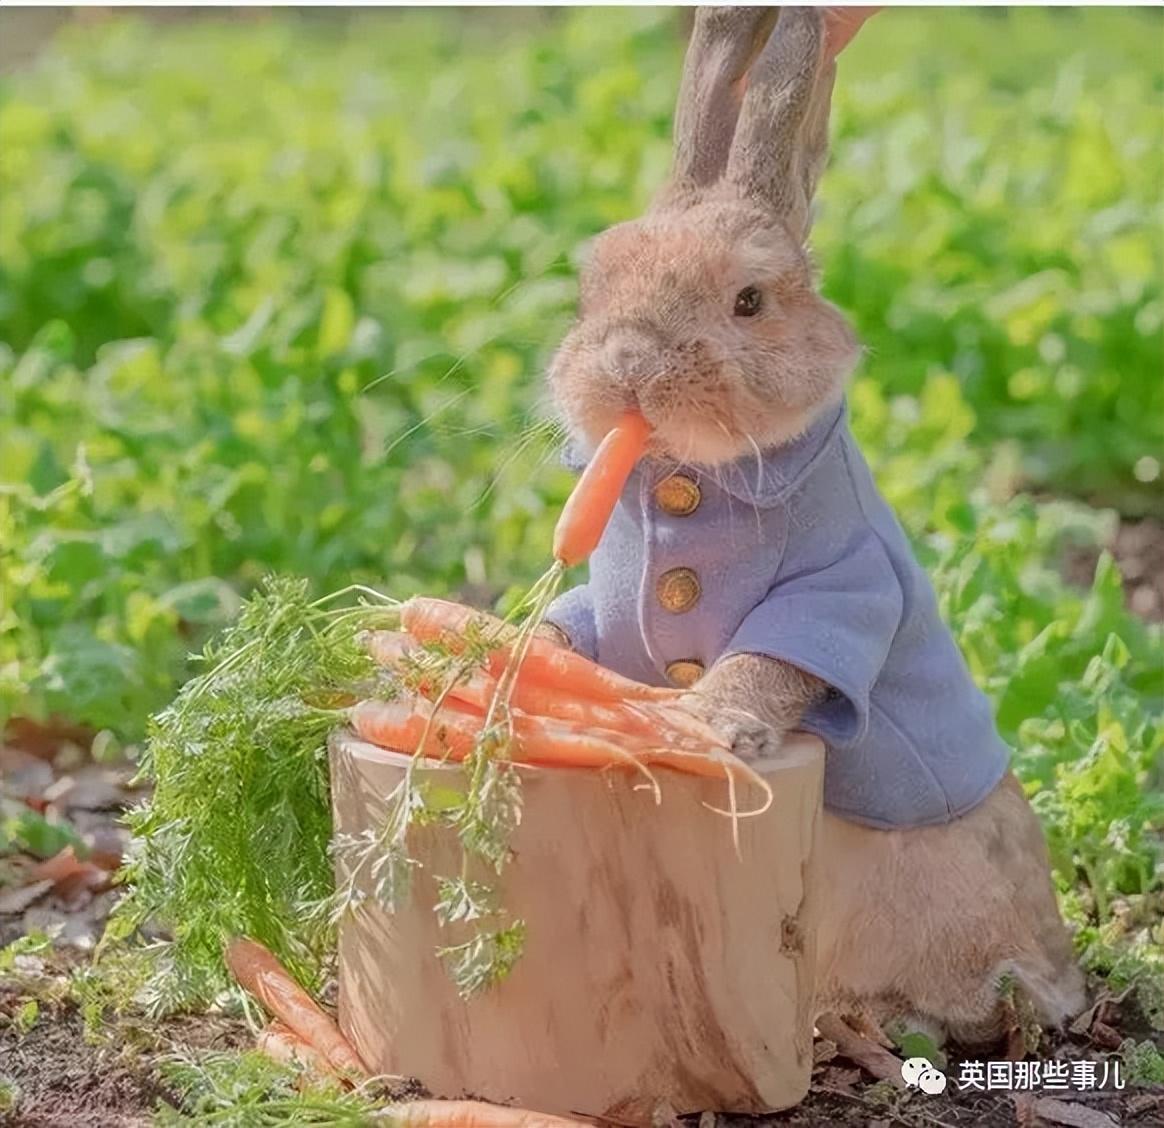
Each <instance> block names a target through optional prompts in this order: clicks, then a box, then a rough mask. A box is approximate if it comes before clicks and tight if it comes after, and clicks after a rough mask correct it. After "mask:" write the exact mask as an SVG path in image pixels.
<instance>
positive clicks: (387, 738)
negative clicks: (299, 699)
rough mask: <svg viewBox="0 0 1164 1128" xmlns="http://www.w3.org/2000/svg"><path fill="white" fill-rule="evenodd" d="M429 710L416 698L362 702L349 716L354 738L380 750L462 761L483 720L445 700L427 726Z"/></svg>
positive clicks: (471, 749)
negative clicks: (422, 743) (387, 749)
mask: <svg viewBox="0 0 1164 1128" xmlns="http://www.w3.org/2000/svg"><path fill="white" fill-rule="evenodd" d="M431 716H432V707H431V705H429V704H428V703H427V702H425V701H422V700H420V699H419V698H415V697H398V698H396V699H395V700H394V701H374V700H369V701H361V702H360V703H359V704H358V705H357V706H356V707H355V708H354V709H353V710H352V711H351V712H350V713H349V714H348V721H349V723H350V724H351V726H352V728H353V729H355V731H356V735H357V736H359V737H360V738H361V739H362V740H366V741H368V743H369V744H375V745H376V746H377V747H379V748H390V749H392V750H393V751H394V752H404V753H408V754H412V753H415V752H417V751H421V747H420V746H421V741H424V748H423V754H424V755H425V756H433V757H437V758H440V759H444V758H446V757H447V758H448V759H450V760H463V759H465V758H466V757H467V756H468V755H469V754H470V753H471V752H472V751H473V748H474V746H475V745H476V743H477V737H478V736H479V735H480V733H481V726H482V723H483V720H484V718H483V717H482V716H481V715H480V714H476V713H469V712H466V711H463V710H462V709H459V708H457V706H456V705H455V704H454V703H452V702H448V701H446V702H445V703H444V704H443V705H442V706H441V708H440V709H439V710H438V711H437V714H436V717H435V719H433V720H432V723H431V724H430V723H429V718H430V717H431Z"/></svg>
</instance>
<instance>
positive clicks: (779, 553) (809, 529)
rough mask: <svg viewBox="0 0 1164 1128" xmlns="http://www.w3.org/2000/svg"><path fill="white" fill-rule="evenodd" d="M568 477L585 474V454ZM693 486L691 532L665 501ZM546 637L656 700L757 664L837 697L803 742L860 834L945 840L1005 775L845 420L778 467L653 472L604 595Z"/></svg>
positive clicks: (586, 600)
mask: <svg viewBox="0 0 1164 1128" xmlns="http://www.w3.org/2000/svg"><path fill="white" fill-rule="evenodd" d="M566 462H567V465H571V466H573V467H575V468H580V467H581V466H582V465H584V464H585V459H584V458H581V457H579V454H578V452H577V450H570V451H567V456H566ZM677 473H678V474H681V475H683V476H684V477H685V478H686V479H687V480H688V481H687V482H684V483H683V485H684V486H685V487H686V488H687V490H688V494H689V495H690V494H691V493H695V494H696V496H697V498H698V501H697V504H695V506H694V508H693V510H692V511H691V512H689V513H685V514H682V515H679V514H677V513H676V510H677V509H683V508H686V506H679V507H676V506H675V505H674V504H672V505H670V507H669V509H665V508H664V506H663V505H661V504H660V502H659V500H658V499H657V497H656V494H655V490H656V487H658V485H659V483H660V482H661V481H663V480H664V479H667V478H669V477H671V476H672V475H675V474H677ZM689 482H694V483H695V485H696V486H697V491H691V490H690V485H689V484H688V483H689ZM671 484H672V485H674V484H675V483H671ZM689 500H690V498H689ZM674 569H687V570H689V571H688V572H687V573H686V574H685V575H684V576H683V577H682V582H681V583H680V585H679V590H678V594H677V596H676V595H675V593H674V591H672V596H671V598H669V599H668V600H667V602H669V603H671V604H672V605H674V604H676V603H680V604H683V603H686V602H689V601H690V600H691V599H692V595H693V590H697V591H698V594H697V595H695V596H694V602H693V605H692V606H690V607H689V608H687V609H685V610H681V611H676V610H668V609H666V607H665V606H664V603H663V601H662V600H661V598H660V594H659V580H660V577H661V576H663V575H664V574H668V573H669V574H670V575H671V576H672V577H673V576H674V575H675V573H674V572H673V570H674ZM692 573H693V574H694V578H695V580H696V582H697V583H696V585H693V584H692V577H691V574H692ZM548 619H549V621H550V622H552V623H554V624H555V625H557V626H558V627H560V628H561V629H562V630H564V631H565V632H566V633H567V634H568V635H569V637H570V640H571V642H572V643H573V645H574V647H575V649H577V650H578V651H580V652H581V653H583V654H586V655H587V656H589V657H590V658H592V659H594V660H595V661H597V662H600V663H602V664H603V665H604V666H608V667H610V668H611V669H614V670H617V671H618V672H619V673H621V674H624V675H626V676H627V677H631V678H635V679H636V680H638V681H642V682H647V683H649V684H652V685H666V684H668V677H667V668H668V666H669V665H671V663H673V662H676V661H679V660H694V661H698V662H700V663H702V665H703V666H704V667H705V668H710V666H711V665H712V663H714V662H715V661H716V660H717V659H719V658H722V657H725V656H728V655H732V654H745V653H746V654H761V655H767V656H769V657H772V658H779V659H782V660H784V661H786V662H790V663H792V664H794V665H796V666H798V667H800V668H801V669H803V670H807V671H809V672H810V673H813V674H815V675H816V676H817V677H819V678H821V679H822V680H823V681H825V682H827V683H828V684H829V685H830V686H832V687H833V688H834V689H835V690H836V691H837V693H836V694H834V695H832V696H831V697H830V699H829V700H827V701H825V702H823V703H822V704H821V705H819V706H817V707H815V708H813V709H812V710H811V711H810V712H809V713H808V714H807V715H806V716H805V718H804V720H803V721H802V723H801V726H800V727H802V728H804V729H806V730H807V731H809V732H814V733H816V734H817V735H819V736H820V737H821V738H822V739H823V740H824V742H825V744H826V746H827V747H828V749H829V754H828V756H827V758H826V765H825V785H824V797H825V804H826V806H828V807H829V809H830V810H832V811H833V812H835V813H836V814H838V815H841V816H843V817H845V818H848V819H851V820H853V821H856V822H861V823H866V824H868V825H871V826H877V827H904V826H924V825H930V824H934V823H943V822H947V821H949V820H950V819H953V818H956V817H957V816H959V815H961V814H964V813H965V812H966V811H969V810H970V809H971V808H972V807H974V806H975V805H976V804H978V803H979V802H981V801H982V800H983V799H985V798H986V796H987V795H988V794H990V792H991V791H992V790H993V789H994V787H995V785H996V784H997V783H998V782H999V780H1000V779H1001V778H1002V776H1003V774H1004V773H1005V771H1006V768H1007V764H1008V761H1009V755H1010V753H1009V750H1008V748H1007V746H1006V745H1005V744H1004V743H1003V742H1002V739H1001V738H1000V737H999V735H998V733H997V731H996V729H995V726H994V720H993V717H992V714H991V708H990V704H989V702H988V701H987V699H986V697H985V696H984V695H983V694H982V693H981V692H980V691H979V689H978V688H977V687H976V686H975V684H974V682H973V681H972V679H971V677H970V673H969V671H968V670H967V668H966V663H965V660H964V659H963V657H962V655H961V653H960V651H959V650H958V647H957V644H956V643H955V642H954V639H953V636H952V635H951V634H950V632H949V630H948V629H947V628H946V626H945V624H944V623H943V622H942V620H941V619H940V617H939V615H938V607H937V600H936V598H935V595H934V591H933V588H932V586H931V585H930V582H929V578H928V576H927V575H926V574H925V572H924V571H923V570H922V568H921V566H920V565H919V564H918V563H917V561H916V560H915V559H914V556H913V553H912V552H911V550H910V547H909V544H908V541H907V540H906V536H905V533H904V532H903V531H902V528H901V526H900V525H899V524H898V522H897V519H896V518H895V517H894V515H893V512H892V510H891V509H890V508H889V506H888V505H887V504H886V502H885V500H884V499H883V498H882V497H881V495H880V494H879V493H878V492H877V489H876V487H875V486H874V484H873V479H872V476H871V474H870V472H869V467H868V465H867V464H866V462H865V459H864V458H863V456H862V455H861V452H860V450H859V449H858V448H857V445H856V443H855V441H854V439H853V436H852V434H851V433H850V431H849V427H848V422H847V419H846V413H845V408H844V405H840V406H838V407H836V408H832V409H829V410H828V411H826V412H825V413H824V415H822V416H821V418H819V419H818V420H817V421H816V422H815V423H814V424H813V425H812V426H811V427H810V428H809V430H808V431H806V432H805V434H803V435H802V436H801V437H800V438H798V439H796V440H794V441H793V442H791V443H789V444H787V445H785V446H783V447H780V448H778V449H776V450H773V451H770V452H769V453H768V454H767V455H766V456H765V457H764V458H763V459H762V460H761V459H757V458H743V459H740V460H739V461H738V462H735V463H732V464H730V465H727V466H720V467H715V468H707V467H695V468H692V467H690V466H682V467H680V466H678V465H676V464H674V463H670V462H666V461H656V460H644V461H643V462H641V463H640V464H639V465H638V467H636V469H635V471H634V473H633V474H632V476H631V478H630V481H629V482H628V483H627V486H626V489H625V491H624V492H623V495H622V497H621V499H620V500H619V503H618V505H617V506H616V508H615V512H614V516H613V518H612V519H611V522H610V525H609V527H608V528H607V530H606V534H605V535H604V537H603V539H602V543H601V544H600V545H599V547H598V549H597V551H596V552H595V553H594V555H593V556H592V557H591V560H590V582H589V583H587V584H585V585H583V586H581V587H577V588H574V589H572V590H570V591H567V592H565V593H564V594H563V595H561V596H560V597H559V598H558V599H557V600H556V601H555V602H554V604H553V606H552V607H551V609H550V612H549V615H548Z"/></svg>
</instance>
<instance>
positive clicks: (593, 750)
mask: <svg viewBox="0 0 1164 1128" xmlns="http://www.w3.org/2000/svg"><path fill="white" fill-rule="evenodd" d="M349 720H350V723H351V725H352V728H353V729H354V730H355V732H356V734H357V735H358V736H359V737H360V738H361V739H363V740H366V741H368V742H369V743H370V744H375V745H376V746H377V747H380V748H387V749H390V750H392V751H396V752H401V753H406V754H411V753H414V752H416V751H417V750H418V749H419V748H420V744H421V741H422V740H423V741H425V748H424V753H423V754H424V755H426V756H430V757H439V758H447V759H450V760H454V761H460V760H463V759H465V758H466V757H467V756H468V755H469V754H470V753H471V752H472V750H473V748H474V747H475V744H476V741H477V739H478V737H479V736H480V733H481V728H482V725H483V723H484V718H483V717H481V716H480V715H478V714H475V713H473V712H470V711H468V710H467V709H465V708H464V707H463V706H460V705H459V704H457V703H455V702H445V703H444V704H443V705H441V706H440V708H438V709H435V710H434V706H433V705H432V703H431V702H428V701H425V700H423V699H421V698H418V697H401V698H397V699H396V700H394V701H362V702H360V704H359V705H357V706H356V707H355V708H354V709H353V710H352V711H351V713H350V714H349ZM509 724H510V729H511V732H512V736H513V742H512V746H511V748H510V751H509V757H510V759H512V760H514V761H515V762H517V763H522V764H530V765H534V766H539V767H558V768H587V769H591V770H602V769H606V768H631V769H634V770H637V771H640V772H643V773H644V774H645V775H646V777H647V779H648V781H649V782H650V783H651V785H652V787H655V788H656V793H657V785H656V781H655V778H654V776H653V775H651V773H650V770H649V769H650V768H652V767H666V768H671V769H672V770H674V771H677V772H681V773H683V774H684V775H695V776H701V777H703V778H705V779H726V780H727V782H728V783H729V784H730V785H732V787H733V788H734V784H735V780H736V778H737V776H738V777H740V778H743V779H745V780H747V781H748V782H750V783H753V784H754V785H756V786H757V787H758V788H759V789H760V790H761V791H764V792H765V793H766V794H768V795H769V796H770V792H771V789H770V788H769V787H768V785H767V783H765V781H764V780H763V779H762V778H761V777H760V776H759V775H758V774H757V773H756V772H755V771H754V770H753V769H752V768H750V767H749V766H748V765H747V764H745V763H744V762H743V761H742V760H740V759H739V758H738V757H736V756H734V755H732V753H730V752H728V751H726V750H725V749H723V748H722V747H716V746H714V745H712V746H705V747H706V750H702V749H701V750H695V749H691V748H682V747H665V746H663V745H662V744H661V743H660V742H659V739H658V737H657V736H656V735H637V734H635V735H632V734H630V733H627V732H625V731H616V730H610V729H603V728H595V727H593V726H591V725H590V724H588V723H587V724H578V723H574V722H571V721H565V720H560V719H556V718H551V717H537V716H530V715H529V714H527V713H523V712H522V711H521V710H520V709H511V710H510V711H509ZM764 809H766V807H765V808H764ZM724 813H728V814H731V815H732V816H733V818H734V817H735V815H736V812H735V811H734V810H733V811H730V812H724Z"/></svg>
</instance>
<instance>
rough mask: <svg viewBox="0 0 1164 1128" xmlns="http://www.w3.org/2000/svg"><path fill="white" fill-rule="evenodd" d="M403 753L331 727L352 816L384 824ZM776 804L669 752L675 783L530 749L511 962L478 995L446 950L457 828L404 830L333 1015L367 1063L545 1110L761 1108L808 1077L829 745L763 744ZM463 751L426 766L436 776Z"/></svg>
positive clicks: (349, 824) (512, 896) (344, 801)
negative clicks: (677, 769)
mask: <svg viewBox="0 0 1164 1128" xmlns="http://www.w3.org/2000/svg"><path fill="white" fill-rule="evenodd" d="M406 762H407V761H406V759H405V758H404V757H402V756H398V755H396V754H394V753H389V752H384V751H383V750H381V749H378V748H374V747H372V746H370V745H368V744H364V743H362V742H360V741H358V740H356V739H355V738H354V737H353V736H352V735H351V734H350V733H341V734H338V735H337V736H336V737H335V739H334V740H333V741H332V750H331V771H332V791H333V804H334V808H335V822H336V830H337V832H338V833H344V834H350V835H355V834H360V833H361V832H363V831H365V830H366V829H368V828H370V827H377V826H379V815H380V812H381V811H382V810H383V802H382V797H383V796H386V795H388V794H389V793H390V792H391V791H392V790H393V788H394V787H395V786H396V784H397V783H398V782H399V780H400V778H401V773H402V772H403V770H404V765H405V763H406ZM757 767H758V770H759V771H760V773H761V774H762V775H763V776H764V777H765V779H767V781H768V782H769V783H770V784H771V786H772V789H773V793H774V795H775V801H774V803H773V805H772V807H771V809H769V811H768V812H767V813H766V814H764V815H762V816H760V817H756V818H749V819H744V820H742V821H741V822H740V856H739V857H737V855H736V853H735V851H734V849H733V845H732V835H731V825H730V822H729V820H727V819H725V818H724V817H723V816H722V815H717V814H715V813H714V812H712V811H709V810H707V809H706V808H705V807H704V806H703V804H704V803H711V804H713V805H715V806H717V807H724V806H725V805H726V788H725V786H724V785H723V784H720V783H718V782H716V781H710V780H700V779H695V778H693V777H690V776H681V775H678V774H676V773H674V772H669V771H666V770H660V771H659V773H658V777H659V781H660V784H661V786H662V803H661V804H660V805H656V804H655V802H654V800H653V797H652V795H651V793H650V791H649V790H645V789H638V790H636V789H635V784H636V783H638V782H641V781H639V780H638V779H637V778H636V777H634V776H631V775H628V774H625V773H618V772H611V773H587V772H578V771H568V770H562V771H554V770H545V769H542V770H539V769H534V768H522V769H521V771H522V777H523V795H524V804H523V817H522V822H521V826H520V827H519V828H518V830H517V832H516V833H515V835H514V838H513V841H512V845H513V848H514V851H515V855H514V857H513V859H512V860H511V862H510V864H509V866H508V867H507V868H506V870H505V872H504V874H503V875H502V877H501V879H500V887H501V895H502V899H503V902H504V905H505V907H506V908H507V909H508V910H510V912H511V913H512V915H513V916H514V917H518V918H521V919H523V920H524V921H525V922H526V925H527V929H528V934H527V941H526V948H525V952H524V954H523V955H522V957H521V959H520V960H519V961H518V963H517V965H516V967H515V968H514V970H513V971H512V973H511V974H510V975H509V977H508V978H507V979H506V980H505V981H504V982H503V983H501V984H500V985H498V986H497V987H495V988H493V989H491V990H490V991H488V992H487V993H485V994H482V995H478V996H477V997H475V998H472V999H470V1000H468V1001H466V1000H464V999H462V998H460V997H459V996H458V994H457V992H456V989H455V988H454V986H453V984H452V982H451V980H450V979H449V976H448V972H447V970H446V968H445V967H444V965H443V964H442V963H441V962H440V961H439V960H438V958H437V957H436V955H435V954H434V951H435V949H436V948H437V947H439V946H443V945H447V944H449V943H450V942H451V941H452V940H453V939H454V938H455V934H453V933H451V932H449V931H448V930H445V929H441V928H439V927H438V925H437V922H436V919H435V916H434V914H433V901H434V888H433V885H434V883H433V880H432V879H433V875H434V874H438V875H439V874H455V873H457V872H459V859H460V853H459V850H458V848H457V847H456V845H455V843H454V842H453V841H452V837H453V836H452V835H450V834H449V833H448V832H443V833H441V832H436V831H433V830H417V831H414V832H412V837H411V839H410V853H411V854H412V856H413V857H415V858H417V859H418V860H420V861H421V862H422V864H423V869H421V870H419V871H417V873H416V876H415V879H414V881H413V887H412V892H411V900H410V902H409V903H408V904H407V905H405V906H403V907H402V908H400V909H399V910H398V911H397V912H396V913H395V914H389V913H387V912H386V911H384V910H383V909H382V908H380V907H379V906H378V905H376V904H375V903H374V902H373V901H371V900H369V901H368V902H366V903H365V905H364V906H363V907H361V908H360V909H359V910H358V912H356V913H355V914H354V915H351V916H349V917H348V918H347V919H346V920H345V922H344V924H343V925H342V927H341V931H340V944H339V961H340V962H339V979H340V1000H339V1014H340V1025H341V1026H342V1028H343V1031H344V1033H345V1034H346V1035H347V1036H348V1037H349V1038H350V1039H351V1040H352V1042H353V1043H354V1044H355V1046H356V1048H357V1050H358V1051H359V1053H360V1055H361V1056H362V1057H363V1059H364V1061H365V1062H366V1063H367V1064H368V1066H369V1068H371V1069H373V1070H374V1071H376V1072H381V1073H391V1074H403V1075H407V1076H413V1077H417V1078H419V1079H420V1080H421V1081H422V1082H423V1083H424V1084H425V1085H426V1086H428V1088H429V1089H430V1090H431V1091H432V1092H433V1093H434V1094H435V1095H438V1096H442V1097H456V1096H461V1095H464V1094H472V1095H475V1096H478V1097H483V1098H486V1099H489V1100H494V1101H498V1102H516V1103H518V1104H521V1105H523V1106H525V1107H529V1108H536V1109H538V1110H539V1111H542V1112H552V1113H559V1114H562V1113H569V1112H576V1113H585V1114H590V1115H606V1116H609V1117H610V1118H612V1119H616V1120H620V1121H623V1122H627V1123H646V1122H649V1120H650V1116H651V1113H652V1110H653V1109H654V1108H655V1107H656V1106H657V1105H658V1104H659V1103H660V1102H667V1103H669V1104H670V1106H671V1107H672V1108H674V1109H675V1110H676V1111H678V1112H688V1111H696V1110H704V1109H714V1110H717V1111H725V1112H726V1111H732V1112H759V1111H764V1110H769V1109H777V1108H783V1107H787V1106H789V1105H791V1104H795V1103H796V1102H797V1101H799V1100H800V1099H801V1098H802V1097H803V1096H804V1094H805V1093H806V1092H807V1090H808V1084H809V1072H810V1069H811V1063H812V1018H813V1011H812V1002H813V969H814V961H815V916H816V908H815V903H814V898H813V897H811V896H809V891H810V889H811V884H812V883H811V872H812V865H813V854H814V850H815V844H816V839H817V835H818V829H819V823H820V812H821V785H822V772H823V748H822V746H821V745H820V743H819V741H817V740H815V739H814V738H812V737H796V738H795V739H793V740H792V741H790V742H789V744H788V746H787V747H786V748H785V749H784V750H783V751H782V753H781V755H780V757H779V759H774V760H772V761H768V762H764V763H762V764H760V765H757ZM453 770H455V769H452V768H444V767H439V766H437V767H433V768H426V769H424V771H425V772H435V773H436V774H438V775H440V774H441V773H444V772H449V771H453Z"/></svg>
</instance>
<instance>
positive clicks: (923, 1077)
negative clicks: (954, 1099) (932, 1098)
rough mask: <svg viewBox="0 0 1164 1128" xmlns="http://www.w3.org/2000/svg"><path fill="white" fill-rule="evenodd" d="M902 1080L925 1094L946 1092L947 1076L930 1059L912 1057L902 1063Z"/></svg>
mask: <svg viewBox="0 0 1164 1128" xmlns="http://www.w3.org/2000/svg"><path fill="white" fill-rule="evenodd" d="M901 1079H902V1080H903V1081H904V1082H905V1083H906V1084H907V1085H908V1086H909V1087H910V1088H911V1089H920V1090H921V1091H922V1092H923V1093H931V1094H935V1095H936V1094H938V1093H943V1092H945V1090H946V1075H945V1074H944V1073H943V1072H942V1071H941V1070H940V1069H938V1068H936V1067H935V1066H934V1065H933V1064H932V1063H931V1062H930V1059H929V1058H924V1057H911V1058H906V1060H905V1061H903V1062H902V1063H901Z"/></svg>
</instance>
